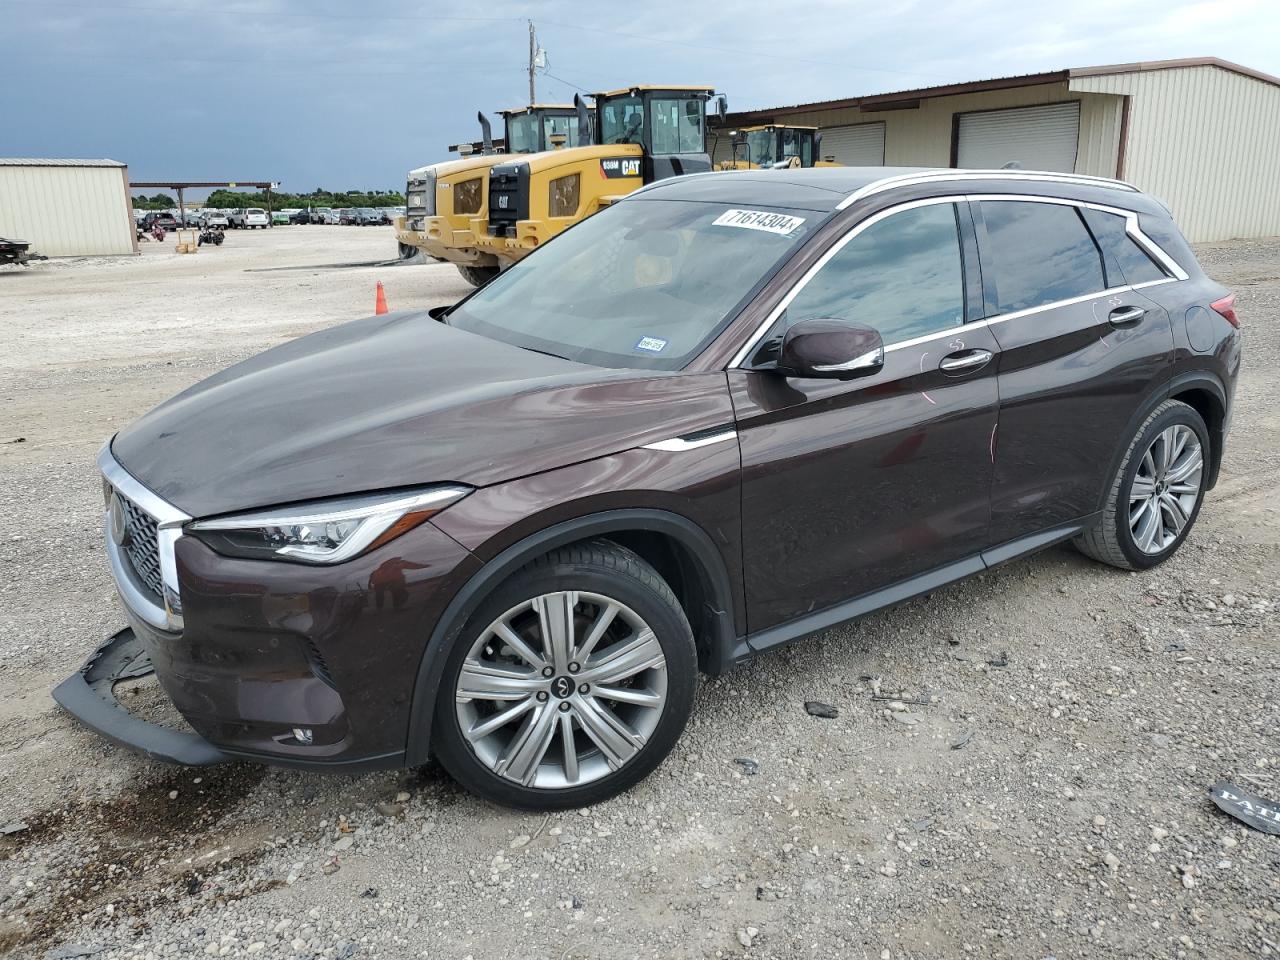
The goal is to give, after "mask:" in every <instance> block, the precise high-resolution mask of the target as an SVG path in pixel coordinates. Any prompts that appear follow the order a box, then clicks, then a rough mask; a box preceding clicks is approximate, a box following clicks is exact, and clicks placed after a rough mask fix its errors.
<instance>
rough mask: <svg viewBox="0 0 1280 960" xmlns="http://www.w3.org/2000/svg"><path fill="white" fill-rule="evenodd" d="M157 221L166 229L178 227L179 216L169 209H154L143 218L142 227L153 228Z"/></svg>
mask: <svg viewBox="0 0 1280 960" xmlns="http://www.w3.org/2000/svg"><path fill="white" fill-rule="evenodd" d="M157 223H158V224H160V226H162V227H163V228H164V229H165V230H177V229H178V218H177V217H175V216H174V215H173V214H172V213H170V212H169V211H168V210H153V211H151V212H150V213H148V214H147V215H146V216H144V217H143V218H142V228H143V229H144V230H151V229H153V228H154V227H155V225H156V224H157Z"/></svg>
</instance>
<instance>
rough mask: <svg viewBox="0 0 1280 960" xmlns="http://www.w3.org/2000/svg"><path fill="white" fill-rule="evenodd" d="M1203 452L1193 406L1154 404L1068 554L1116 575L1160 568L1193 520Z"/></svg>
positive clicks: (1204, 473)
mask: <svg viewBox="0 0 1280 960" xmlns="http://www.w3.org/2000/svg"><path fill="white" fill-rule="evenodd" d="M1209 450H1210V447H1209V431H1208V429H1207V428H1206V427H1205V424H1204V419H1203V418H1202V417H1201V416H1200V414H1199V413H1197V412H1196V410H1195V409H1194V408H1193V407H1190V406H1188V405H1187V404H1185V403H1182V402H1181V401H1179V400H1166V401H1165V402H1164V403H1162V404H1160V406H1158V407H1156V409H1155V410H1153V411H1152V412H1151V414H1150V416H1148V417H1147V419H1146V420H1145V421H1143V424H1142V426H1140V427H1139V428H1138V431H1137V433H1136V434H1134V437H1133V440H1132V441H1130V443H1129V448H1128V450H1126V451H1125V456H1124V460H1122V461H1121V463H1120V467H1119V469H1118V470H1117V471H1116V476H1115V478H1114V479H1113V480H1112V483H1111V487H1110V489H1109V490H1108V492H1107V500H1106V503H1105V504H1104V505H1103V510H1102V513H1101V514H1100V515H1099V517H1098V518H1097V519H1096V520H1095V521H1094V524H1093V526H1092V527H1091V528H1089V529H1087V530H1086V531H1085V532H1084V533H1083V534H1081V535H1080V536H1079V537H1077V538H1076V539H1075V541H1074V543H1075V546H1076V548H1077V549H1079V550H1080V552H1081V553H1083V554H1085V555H1086V556H1089V557H1092V558H1093V559H1095V560H1100V561H1102V562H1103V563H1107V564H1110V565H1111V566H1113V567H1120V568H1121V569H1123V570H1146V569H1148V568H1150V567H1154V566H1155V565H1156V564H1158V563H1163V562H1164V561H1165V560H1167V559H1168V558H1169V557H1171V556H1172V555H1173V553H1174V551H1176V550H1177V549H1178V547H1180V546H1181V545H1182V542H1183V541H1184V540H1185V539H1186V537H1187V534H1188V533H1189V532H1190V531H1191V527H1192V525H1194V524H1195V522H1196V517H1198V516H1199V515H1200V506H1201V504H1203V503H1204V494H1205V480H1206V478H1207V477H1208V457H1209Z"/></svg>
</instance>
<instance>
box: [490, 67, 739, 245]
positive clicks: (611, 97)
mask: <svg viewBox="0 0 1280 960" xmlns="http://www.w3.org/2000/svg"><path fill="white" fill-rule="evenodd" d="M713 96H715V91H714V90H713V89H711V88H710V87H700V86H656V85H655V86H636V87H628V88H627V89H624V90H612V91H609V92H608V93H598V94H596V95H595V134H596V143H595V144H594V145H592V146H577V147H571V148H562V149H556V150H551V151H548V152H546V153H535V154H530V155H528V156H525V157H519V158H509V159H504V160H503V161H502V162H501V163H497V164H494V166H493V167H491V168H490V170H489V197H488V210H487V217H477V218H476V219H474V220H472V229H471V233H472V235H473V236H474V237H475V240H476V242H477V244H478V245H479V249H480V250H481V251H483V252H485V253H488V254H489V255H491V256H492V257H494V258H495V260H496V261H497V262H498V264H499V265H500V266H501V267H504V268H505V267H507V266H509V265H510V264H512V263H514V262H515V261H517V260H519V259H520V258H522V257H524V256H527V255H528V254H529V253H530V252H532V251H533V250H536V249H537V248H538V247H539V246H540V245H541V244H544V243H546V242H547V241H548V240H550V239H551V238H552V237H554V236H556V234H558V233H560V232H562V231H563V230H566V229H568V228H569V227H571V226H573V225H574V224H575V223H577V222H578V221H579V220H583V219H585V218H586V217H589V216H591V214H593V213H595V212H596V211H597V210H600V209H601V208H603V207H606V206H608V205H609V204H611V203H613V202H615V201H617V200H619V199H621V198H622V197H625V196H626V195H627V194H629V193H631V192H632V191H634V190H638V189H639V188H640V187H642V186H643V185H645V184H646V183H652V182H653V181H655V180H661V179H663V178H665V177H675V176H679V175H681V174H684V173H706V172H708V171H710V170H711V157H710V156H709V154H708V153H707V116H706V111H707V101H708V100H710V99H711V98H712V97H713ZM716 100H717V104H718V112H719V115H720V117H721V118H722V119H723V117H724V114H725V110H726V108H727V105H726V101H725V99H724V97H723V96H720V97H717V98H716ZM579 103H580V101H579ZM584 116H585V109H580V117H579V122H580V124H583V123H585V120H584V119H583V118H584ZM581 139H582V138H581V137H579V142H581Z"/></svg>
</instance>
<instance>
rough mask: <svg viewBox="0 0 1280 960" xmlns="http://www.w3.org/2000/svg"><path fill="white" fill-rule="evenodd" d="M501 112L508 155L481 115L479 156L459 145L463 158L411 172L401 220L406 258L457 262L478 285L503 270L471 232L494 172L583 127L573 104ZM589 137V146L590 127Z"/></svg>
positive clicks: (398, 230)
mask: <svg viewBox="0 0 1280 960" xmlns="http://www.w3.org/2000/svg"><path fill="white" fill-rule="evenodd" d="M500 113H501V115H502V118H503V125H504V131H503V137H504V141H505V149H506V151H507V153H506V154H504V153H498V152H497V151H496V150H495V149H494V147H493V139H492V135H491V128H490V126H489V120H488V118H487V117H485V115H484V114H483V113H481V114H479V115H478V119H479V121H480V129H481V134H482V136H481V143H480V147H481V149H480V153H478V154H473V153H471V151H472V150H474V147H473V145H471V144H465V143H464V144H459V145H456V146H454V147H451V148H450V149H456V150H458V151H459V152H460V153H462V154H464V155H463V157H462V158H461V159H458V160H446V161H443V162H441V163H433V164H431V165H429V166H426V167H419V168H418V169H416V170H413V171H411V172H410V173H409V182H408V186H407V189H406V193H405V199H406V205H405V216H404V217H402V218H397V222H396V239H397V240H398V241H399V244H400V255H401V256H402V257H408V256H412V255H413V254H414V253H416V252H417V251H419V250H421V251H422V252H423V253H424V254H426V255H427V256H428V257H431V258H432V259H434V260H440V261H444V262H448V263H453V264H456V265H457V267H458V271H459V272H460V273H461V274H462V276H463V277H464V278H465V279H466V280H467V281H468V282H469V283H471V284H473V285H474V286H479V285H480V284H482V283H484V282H485V281H486V280H488V279H489V278H490V277H491V276H493V275H495V274H496V273H497V272H498V269H499V264H498V261H497V259H496V258H495V257H494V256H493V254H491V253H488V252H486V251H483V250H480V249H478V248H477V246H476V243H475V240H474V237H473V236H472V233H471V231H472V229H473V228H472V221H473V220H474V219H475V218H477V217H479V218H481V219H483V218H484V216H485V208H486V200H487V198H488V193H489V190H488V173H489V168H490V167H492V166H493V165H494V164H495V163H500V162H502V161H503V160H505V159H506V156H507V154H510V153H538V152H540V151H544V150H549V149H551V147H552V145H553V142H563V139H564V138H566V137H568V136H569V135H570V132H571V130H572V129H573V128H575V127H579V126H580V116H579V113H580V111H579V110H578V109H577V107H576V106H574V105H570V104H534V105H533V106H529V107H517V108H515V109H512V110H503V111H500ZM585 136H586V140H585V142H586V143H588V144H589V143H590V142H591V133H590V125H588V128H587V131H586V134H585Z"/></svg>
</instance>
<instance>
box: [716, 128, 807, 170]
mask: <svg viewBox="0 0 1280 960" xmlns="http://www.w3.org/2000/svg"><path fill="white" fill-rule="evenodd" d="M817 153H818V128H817V127H798V126H792V125H779V124H772V123H771V124H766V125H764V126H758V127H742V128H740V129H739V130H737V131H736V132H735V133H734V135H733V160H732V161H731V162H729V163H724V164H721V166H722V167H723V168H724V169H744V168H745V169H748V170H753V169H765V170H768V169H771V168H774V167H778V166H797V167H812V166H814V164H815V162H816V161H817V159H818V157H817Z"/></svg>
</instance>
